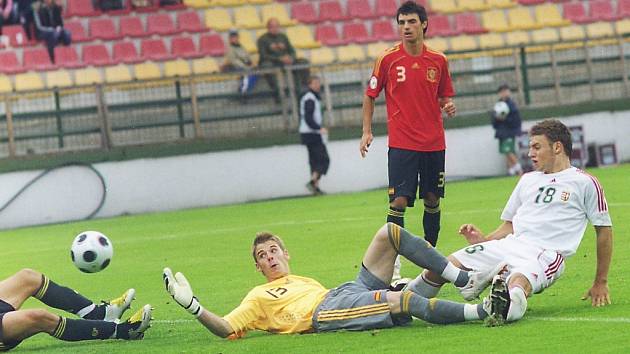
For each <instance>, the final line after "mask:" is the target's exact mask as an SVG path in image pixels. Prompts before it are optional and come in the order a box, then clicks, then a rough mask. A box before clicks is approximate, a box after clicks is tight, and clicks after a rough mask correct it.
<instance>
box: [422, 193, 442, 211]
mask: <svg viewBox="0 0 630 354" xmlns="http://www.w3.org/2000/svg"><path fill="white" fill-rule="evenodd" d="M422 200H423V201H424V205H425V208H426V207H429V208H435V207H438V206H439V205H440V197H438V196H437V195H436V194H435V193H431V192H429V193H426V195H425V196H424V197H423V198H422Z"/></svg>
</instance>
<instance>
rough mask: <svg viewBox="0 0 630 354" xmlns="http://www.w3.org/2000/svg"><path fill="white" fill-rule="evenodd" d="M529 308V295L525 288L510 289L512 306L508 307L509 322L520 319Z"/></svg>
mask: <svg viewBox="0 0 630 354" xmlns="http://www.w3.org/2000/svg"><path fill="white" fill-rule="evenodd" d="M526 310H527V296H526V295H525V292H524V291H523V289H521V288H519V287H515V288H512V289H510V307H509V309H508V313H507V318H506V320H507V321H508V322H514V321H518V320H520V319H521V318H523V315H525V311H526Z"/></svg>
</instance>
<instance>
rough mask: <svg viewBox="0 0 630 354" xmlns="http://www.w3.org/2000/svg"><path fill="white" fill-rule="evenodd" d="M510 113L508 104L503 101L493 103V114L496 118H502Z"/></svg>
mask: <svg viewBox="0 0 630 354" xmlns="http://www.w3.org/2000/svg"><path fill="white" fill-rule="evenodd" d="M508 114H510V106H508V104H507V103H505V102H504V101H499V102H497V103H495V104H494V116H495V117H496V119H498V120H504V119H505V118H506V117H507V115H508Z"/></svg>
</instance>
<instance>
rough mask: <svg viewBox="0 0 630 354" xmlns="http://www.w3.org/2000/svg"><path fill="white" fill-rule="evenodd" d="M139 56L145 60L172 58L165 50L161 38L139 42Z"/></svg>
mask: <svg viewBox="0 0 630 354" xmlns="http://www.w3.org/2000/svg"><path fill="white" fill-rule="evenodd" d="M140 56H141V57H142V58H144V59H145V60H155V61H162V60H168V59H173V55H172V54H171V53H169V52H168V50H166V45H164V41H162V40H161V39H145V40H143V41H142V42H141V43H140Z"/></svg>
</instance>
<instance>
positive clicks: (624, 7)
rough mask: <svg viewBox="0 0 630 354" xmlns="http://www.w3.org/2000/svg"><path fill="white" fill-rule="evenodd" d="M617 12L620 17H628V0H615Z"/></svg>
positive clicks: (629, 10) (629, 6) (629, 2)
mask: <svg viewBox="0 0 630 354" xmlns="http://www.w3.org/2000/svg"><path fill="white" fill-rule="evenodd" d="M617 13H618V14H619V16H621V17H630V0H617Z"/></svg>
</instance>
